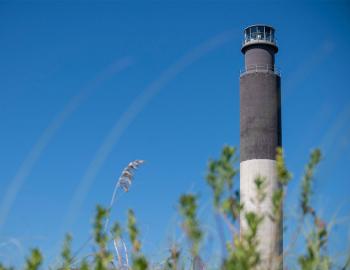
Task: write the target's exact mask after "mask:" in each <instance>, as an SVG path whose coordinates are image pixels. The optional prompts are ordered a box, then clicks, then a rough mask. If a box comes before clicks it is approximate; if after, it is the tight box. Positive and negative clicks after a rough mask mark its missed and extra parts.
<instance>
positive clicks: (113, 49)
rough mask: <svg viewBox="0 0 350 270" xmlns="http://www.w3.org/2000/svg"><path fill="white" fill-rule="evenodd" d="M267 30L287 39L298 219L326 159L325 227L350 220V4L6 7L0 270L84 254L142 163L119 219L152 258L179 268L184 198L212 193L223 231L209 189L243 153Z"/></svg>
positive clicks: (321, 191)
mask: <svg viewBox="0 0 350 270" xmlns="http://www.w3.org/2000/svg"><path fill="white" fill-rule="evenodd" d="M254 23H266V24H270V25H273V26H274V27H275V28H276V31H277V33H276V34H277V39H278V45H279V48H280V51H279V53H278V55H277V60H276V62H277V66H279V67H280V69H281V70H282V103H283V110H282V114H283V116H282V118H283V146H284V148H285V151H286V155H287V162H288V165H289V167H290V169H291V170H292V171H293V172H294V176H295V179H294V180H293V182H292V183H291V185H290V187H289V190H288V199H287V203H286V206H285V207H286V214H287V216H293V215H294V213H295V209H296V207H297V202H298V187H299V179H300V175H301V172H302V171H303V168H304V164H305V162H306V161H307V157H308V154H309V152H310V150H311V149H312V148H314V147H321V149H322V150H323V152H324V156H325V157H324V160H323V162H322V164H321V166H320V167H319V170H318V174H317V180H316V181H317V186H316V188H315V196H314V203H315V205H316V206H317V209H319V211H320V212H321V214H322V216H324V217H325V218H326V219H330V218H331V217H332V215H333V214H337V216H338V217H348V216H349V213H350V199H349V190H350V179H349V174H348V168H349V164H350V155H349V152H350V151H349V150H350V89H349V65H350V53H349V49H350V47H349V44H350V35H349V29H350V7H349V5H348V4H346V2H343V3H341V2H336V3H334V2H330V1H329V2H322V3H321V2H315V1H314V2H309V3H308V4H301V3H295V2H294V1H292V2H289V1H288V2H273V3H267V2H265V1H257V2H249V3H246V2H219V3H214V2H193V3H185V2H170V1H169V2H163V3H160V2H158V3H157V2H153V3H137V2H133V3H130V4H126V3H123V2H119V3H112V2H105V3H93V2H88V3H85V2H82V1H80V2H79V3H74V4H72V3H70V2H68V1H63V2H56V3H53V2H51V3H44V2H41V3H35V2H30V3H29V2H25V3H18V2H15V3H10V2H2V3H1V4H0V40H1V42H0V78H1V79H0V108H1V113H0V124H1V132H0V149H1V151H0V152H1V154H0V164H1V170H0V243H1V245H0V260H3V261H5V262H10V263H14V264H16V263H18V262H19V256H20V255H23V254H25V252H26V251H27V248H29V247H33V246H41V247H42V249H43V251H44V254H45V257H46V258H47V259H48V260H49V261H50V260H52V259H54V257H55V253H57V252H58V248H59V245H60V244H61V240H62V236H63V234H64V233H65V232H66V231H69V232H71V233H73V235H74V237H75V240H74V241H75V244H74V246H75V247H77V246H79V245H80V244H81V243H82V242H83V241H84V240H85V239H86V238H87V237H88V235H89V234H90V227H91V226H90V225H91V219H92V216H93V214H94V209H95V205H96V204H98V203H99V204H104V205H107V204H108V203H109V200H110V197H111V195H112V191H113V186H114V184H115V182H116V179H117V177H118V176H119V174H120V172H121V170H122V168H123V167H124V166H125V165H127V164H128V162H129V161H131V160H134V159H145V160H146V161H147V162H146V163H145V164H144V165H143V166H142V168H141V169H140V170H139V171H138V172H137V174H136V178H135V182H134V183H133V186H132V188H131V191H130V192H129V193H128V194H124V195H122V196H121V197H120V198H119V199H118V200H117V203H116V205H115V208H114V212H113V219H119V220H120V221H121V222H122V223H124V221H125V217H126V210H127V209H128V208H134V210H135V212H136V215H137V217H138V220H139V222H140V228H141V231H142V237H143V238H142V239H143V241H144V249H145V252H146V253H147V254H150V255H153V256H155V257H157V256H161V255H162V254H164V253H165V252H166V245H167V243H168V240H169V238H170V236H171V235H172V233H173V231H174V230H175V229H174V228H175V227H176V223H177V222H178V219H177V218H176V203H177V199H178V197H179V195H180V194H182V193H183V192H188V191H193V192H197V193H199V194H200V198H201V202H202V208H201V209H202V212H201V215H202V218H203V217H206V216H209V214H208V213H209V211H210V201H209V199H208V198H209V194H210V192H209V190H208V188H207V187H206V185H205V181H204V180H203V176H204V175H205V171H206V164H207V159H208V158H209V157H215V156H217V155H218V154H219V152H220V149H221V147H222V146H223V145H224V144H231V145H235V146H239V71H240V68H241V67H242V66H243V57H242V54H241V52H240V45H241V40H242V30H243V28H244V27H246V26H247V25H250V24H254ZM287 224H288V223H287ZM290 225H291V226H292V225H293V222H290ZM348 225H349V221H348V220H347V221H346V222H345V223H344V222H343V223H342V224H341V225H339V226H336V227H335V228H334V237H335V240H334V241H333V242H332V247H335V248H337V249H340V250H341V249H343V248H345V247H346V246H347V243H348V242H349V226H348ZM287 234H288V232H287ZM286 241H288V240H286ZM22 252H23V253H22ZM21 253H22V254H21Z"/></svg>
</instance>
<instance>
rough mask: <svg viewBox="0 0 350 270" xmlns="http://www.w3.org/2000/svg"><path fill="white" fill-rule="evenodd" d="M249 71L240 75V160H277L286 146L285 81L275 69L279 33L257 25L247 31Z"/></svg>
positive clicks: (246, 47)
mask: <svg viewBox="0 0 350 270" xmlns="http://www.w3.org/2000/svg"><path fill="white" fill-rule="evenodd" d="M244 37H245V39H244V41H243V46H242V49H241V50H242V53H243V54H244V58H245V68H244V70H243V71H242V73H241V76H240V104H241V105H240V140H241V142H240V157H241V162H242V161H245V160H251V159H271V160H275V159H276V148H277V147H278V146H281V145H282V141H281V138H282V136H281V135H282V134H281V94H280V92H281V78H280V75H279V73H278V71H277V70H276V68H275V53H277V51H278V48H277V46H276V41H275V30H274V29H273V28H272V27H270V26H266V25H253V26H250V27H248V28H246V29H245V30H244Z"/></svg>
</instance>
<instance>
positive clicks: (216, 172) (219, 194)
mask: <svg viewBox="0 0 350 270" xmlns="http://www.w3.org/2000/svg"><path fill="white" fill-rule="evenodd" d="M320 160H321V152H320V151H319V150H315V151H313V152H312V153H311V155H310V159H309V162H308V163H307V165H306V168H305V172H304V175H303V177H302V180H301V188H300V200H299V206H300V207H299V208H300V218H299V219H298V220H299V221H298V224H297V228H296V233H295V234H294V236H293V239H291V240H290V243H289V246H288V247H287V249H286V250H285V251H284V253H283V254H282V256H280V258H271V260H278V261H279V265H280V266H278V268H282V266H281V265H282V261H283V259H284V258H285V257H286V256H288V254H289V252H290V250H291V249H292V248H293V246H294V245H295V243H296V241H297V238H298V237H301V236H300V234H301V233H300V232H301V229H302V226H303V224H304V222H305V220H310V221H312V224H313V226H312V228H311V229H310V230H308V233H307V235H306V236H304V237H305V252H304V254H301V255H299V256H298V257H297V258H296V260H297V265H298V266H297V269H302V270H328V269H340V270H345V269H350V256H348V257H347V258H346V259H345V262H344V263H343V264H342V265H339V262H338V261H337V262H335V261H333V260H332V257H331V256H330V255H329V253H328V250H327V243H328V237H329V228H328V227H327V225H326V223H325V222H324V221H323V220H322V219H321V218H320V217H319V215H318V214H317V212H316V211H315V209H314V208H313V207H312V205H311V204H310V201H311V195H312V187H313V179H314V177H313V176H314V171H315V168H316V166H317V165H318V163H319V162H320ZM235 161H236V153H235V149H234V148H232V147H229V146H226V147H224V148H223V150H222V153H221V155H220V157H219V158H218V159H216V160H210V161H209V165H208V173H207V176H206V182H207V183H208V185H209V187H210V188H211V190H212V194H213V207H214V209H215V214H216V215H217V216H218V217H220V218H221V220H222V221H223V223H224V224H225V226H227V230H228V231H229V232H230V238H229V239H227V243H226V256H225V257H224V258H222V261H221V264H220V265H219V266H218V268H219V269H223V270H250V269H261V268H262V266H261V256H260V253H259V250H258V248H257V247H258V244H259V239H258V238H257V232H258V230H259V226H260V225H261V223H262V221H263V220H264V219H266V218H270V219H272V220H273V222H278V223H279V222H280V221H281V219H283V216H282V215H281V213H282V212H281V209H282V207H283V202H284V198H285V194H286V188H287V185H288V183H289V182H290V180H291V178H292V177H291V173H290V172H289V171H288V169H287V168H286V165H285V161H284V158H283V152H282V149H277V156H276V161H277V174H278V179H279V182H280V185H281V189H279V190H277V191H276V192H275V193H274V194H273V196H272V203H273V209H272V211H271V213H269V214H265V215H262V214H259V213H255V212H244V214H242V213H243V212H242V210H244V205H242V203H241V202H240V199H239V192H238V190H237V189H235V185H234V179H235V176H236V175H237V173H238V171H237V169H235V167H234V165H235ZM141 164H142V161H134V162H131V163H130V164H129V165H128V167H127V168H125V169H124V170H123V172H122V175H121V177H120V179H119V181H118V184H117V186H116V188H117V189H118V188H121V189H123V190H124V191H127V190H128V189H129V187H130V185H131V181H132V177H133V171H134V170H135V169H136V168H137V167H138V166H139V165H141ZM255 185H256V189H257V193H258V201H259V202H262V201H263V200H266V197H267V196H266V194H265V191H264V186H265V185H264V179H262V178H258V179H256V181H255ZM114 197H115V192H114V194H113V198H112V201H111V205H110V207H109V208H104V207H101V206H98V207H97V209H96V214H95V219H94V224H93V228H94V230H93V237H92V239H91V240H92V241H90V243H91V245H93V246H94V250H95V252H93V254H90V255H89V256H86V257H84V258H82V259H81V258H80V259H78V258H77V257H78V256H77V255H78V254H77V253H73V252H72V250H71V241H72V237H71V236H70V235H67V236H66V238H65V242H64V245H63V248H62V252H61V260H60V263H59V265H58V266H57V267H54V268H50V269H55V270H56V269H60V270H73V269H81V270H89V269H91V270H92V269H95V270H107V269H132V270H146V269H155V268H156V269H163V270H178V269H194V270H197V269H207V268H206V262H204V261H203V260H202V259H201V254H200V250H201V244H202V242H203V238H204V236H205V231H204V230H203V225H202V224H200V221H199V220H198V216H197V209H198V198H197V196H196V195H195V194H185V195H182V196H181V197H180V199H179V213H180V215H181V218H182V229H183V231H184V233H185V234H186V236H187V239H188V243H189V245H188V247H189V250H188V251H189V252H187V251H185V247H182V246H181V247H179V246H176V245H174V246H171V247H170V248H169V257H168V258H166V260H165V261H164V262H161V263H159V264H158V265H157V266H154V265H150V263H149V260H148V259H147V258H146V256H144V255H143V253H142V249H141V248H142V243H141V241H140V238H139V230H138V227H137V223H136V218H135V214H134V212H133V210H131V209H130V210H129V211H128V223H127V228H125V229H124V228H122V227H121V226H120V224H119V223H118V222H116V223H114V224H113V225H112V226H111V228H109V226H108V224H109V214H110V211H111V210H112V206H113V203H114ZM240 214H241V218H242V216H243V218H245V220H246V222H247V224H248V229H247V231H245V232H244V234H241V235H239V234H238V233H237V232H238V231H239V227H238V223H239V217H240ZM126 236H128V238H129V240H128V242H127V243H128V245H127V244H126V243H125V241H124V238H125V237H126ZM188 253H189V254H190V257H191V263H190V264H188V263H186V258H185V257H186V256H188V255H187V254H188ZM42 264H43V257H42V255H41V253H40V251H39V250H38V249H33V250H32V251H31V253H30V255H29V256H28V258H27V259H26V263H25V266H24V269H26V270H37V269H40V268H42ZM264 268H267V269H266V270H270V269H272V268H273V267H272V266H271V265H270V266H268V267H264ZM9 269H13V268H11V267H5V266H3V265H1V264H0V270H9ZM264 270H265V269H264Z"/></svg>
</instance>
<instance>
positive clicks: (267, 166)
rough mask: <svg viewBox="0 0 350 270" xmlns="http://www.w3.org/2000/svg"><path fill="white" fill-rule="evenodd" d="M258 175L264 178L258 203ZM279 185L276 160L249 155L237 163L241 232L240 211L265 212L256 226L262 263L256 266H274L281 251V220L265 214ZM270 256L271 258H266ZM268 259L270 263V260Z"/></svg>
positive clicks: (244, 226) (276, 267)
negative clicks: (254, 157) (262, 197)
mask: <svg viewBox="0 0 350 270" xmlns="http://www.w3.org/2000/svg"><path fill="white" fill-rule="evenodd" d="M259 176H260V177H262V178H263V179H264V181H265V189H264V190H265V192H266V198H265V200H264V201H263V202H262V203H259V202H258V200H257V190H256V184H255V179H256V178H257V177H259ZM278 188H279V185H278V179H277V171H276V161H275V160H270V159H251V160H246V161H243V162H241V164H240V195H241V202H242V203H243V205H244V211H243V212H242V213H241V217H240V226H241V233H244V232H245V229H246V228H247V223H246V221H245V218H244V215H245V213H246V212H248V211H252V212H256V213H259V214H263V215H264V216H265V218H264V220H263V222H262V224H261V225H260V228H259V230H258V239H260V240H262V239H263V241H261V242H260V243H259V251H260V252H261V259H262V264H261V267H260V268H259V269H267V267H269V268H270V269H269V270H271V269H278V268H279V266H276V258H277V257H279V256H280V255H281V252H282V234H281V233H282V230H281V228H282V227H281V224H277V223H276V222H274V221H273V220H272V219H271V218H269V215H270V214H271V213H272V209H273V205H272V195H273V193H274V191H275V190H276V189H278ZM270 258H272V262H270ZM270 263H272V265H271V264H270Z"/></svg>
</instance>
